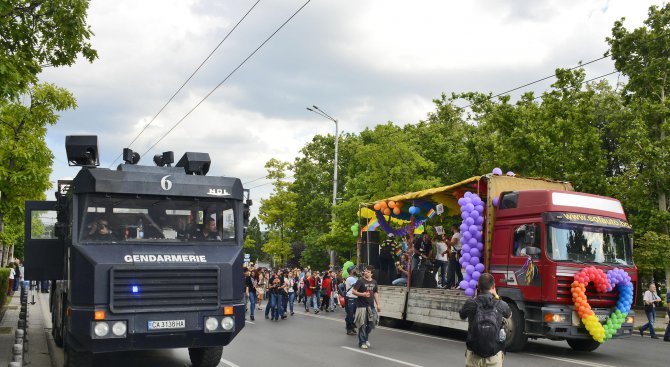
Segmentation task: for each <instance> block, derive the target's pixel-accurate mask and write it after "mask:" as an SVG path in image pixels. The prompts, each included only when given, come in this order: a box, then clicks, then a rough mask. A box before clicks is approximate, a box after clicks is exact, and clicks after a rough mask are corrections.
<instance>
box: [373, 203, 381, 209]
mask: <svg viewBox="0 0 670 367" xmlns="http://www.w3.org/2000/svg"><path fill="white" fill-rule="evenodd" d="M374 208H375V210H379V209H381V208H382V206H381V204H379V203H377V204H375V206H374Z"/></svg>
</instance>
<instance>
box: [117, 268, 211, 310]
mask: <svg viewBox="0 0 670 367" xmlns="http://www.w3.org/2000/svg"><path fill="white" fill-rule="evenodd" d="M110 278H111V286H110V289H111V302H110V309H111V310H112V311H114V312H153V311H188V310H209V309H216V308H218V307H219V299H220V297H219V269H218V268H216V267H210V268H202V267H197V268H196V267H178V268H177V267H175V268H160V269H151V268H144V269H137V268H129V269H125V268H113V269H112V270H111V277H110Z"/></svg>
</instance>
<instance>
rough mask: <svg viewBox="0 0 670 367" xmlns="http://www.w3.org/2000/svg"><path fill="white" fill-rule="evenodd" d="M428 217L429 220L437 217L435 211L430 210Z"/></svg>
mask: <svg viewBox="0 0 670 367" xmlns="http://www.w3.org/2000/svg"><path fill="white" fill-rule="evenodd" d="M426 216H427V217H428V218H432V217H434V216H435V209H430V210H429V211H428V214H426Z"/></svg>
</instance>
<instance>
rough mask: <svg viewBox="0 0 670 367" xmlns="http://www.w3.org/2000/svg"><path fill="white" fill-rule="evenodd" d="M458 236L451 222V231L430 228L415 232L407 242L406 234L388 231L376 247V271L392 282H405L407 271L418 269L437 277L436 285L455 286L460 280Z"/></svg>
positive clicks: (394, 283) (440, 286)
mask: <svg viewBox="0 0 670 367" xmlns="http://www.w3.org/2000/svg"><path fill="white" fill-rule="evenodd" d="M460 239H461V235H460V232H459V228H458V226H457V225H453V226H451V233H447V232H446V231H445V232H442V231H440V233H438V232H437V231H433V230H432V229H431V230H430V231H426V232H424V233H422V234H418V235H416V236H414V238H413V240H412V245H411V246H410V245H409V243H410V239H409V236H403V237H396V236H394V235H393V234H392V233H389V234H387V237H386V240H384V242H382V244H381V245H380V247H379V271H380V272H382V273H383V274H384V276H385V277H388V279H389V283H391V284H393V285H399V286H402V285H407V279H408V278H409V273H410V271H415V270H422V271H424V272H427V273H428V274H431V275H433V276H436V277H437V279H436V284H435V285H436V287H437V288H446V289H455V288H458V284H459V283H460V282H461V280H463V272H462V269H461V264H460V263H459V262H458V259H459V257H460V253H459V252H460V250H461V241H460Z"/></svg>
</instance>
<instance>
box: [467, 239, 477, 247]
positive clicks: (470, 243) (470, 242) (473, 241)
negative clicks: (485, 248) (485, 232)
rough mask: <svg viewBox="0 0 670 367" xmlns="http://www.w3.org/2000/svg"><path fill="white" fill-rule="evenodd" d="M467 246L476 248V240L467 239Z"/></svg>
mask: <svg viewBox="0 0 670 367" xmlns="http://www.w3.org/2000/svg"><path fill="white" fill-rule="evenodd" d="M468 245H470V247H472V246H477V239H476V238H471V239H469V240H468Z"/></svg>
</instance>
